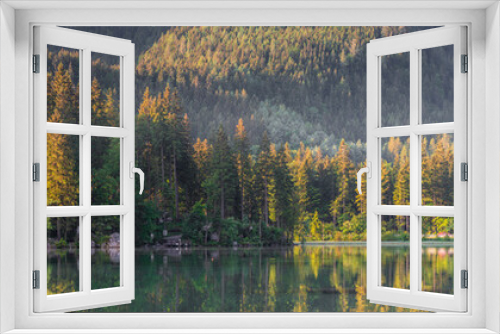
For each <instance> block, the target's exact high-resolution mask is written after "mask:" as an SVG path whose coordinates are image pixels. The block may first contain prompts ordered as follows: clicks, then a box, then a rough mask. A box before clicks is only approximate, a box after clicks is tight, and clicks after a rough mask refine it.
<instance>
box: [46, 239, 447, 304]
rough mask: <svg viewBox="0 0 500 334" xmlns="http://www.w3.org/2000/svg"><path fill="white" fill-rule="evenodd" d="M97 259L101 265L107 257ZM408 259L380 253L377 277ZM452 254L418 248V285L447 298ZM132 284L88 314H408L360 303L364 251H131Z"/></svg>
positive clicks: (401, 249) (396, 250)
mask: <svg viewBox="0 0 500 334" xmlns="http://www.w3.org/2000/svg"><path fill="white" fill-rule="evenodd" d="M443 250H444V251H443ZM98 252H102V254H101V260H102V258H104V257H105V256H108V257H109V255H108V254H107V253H105V251H98ZM408 254H409V252H408V246H407V245H399V246H397V247H392V248H391V252H388V253H385V254H383V255H384V259H385V261H386V263H392V265H387V266H385V267H384V268H385V269H384V270H385V271H386V272H385V273H384V275H386V277H391V280H393V281H394V280H395V281H397V280H398V279H402V278H403V277H404V275H401V274H398V273H397V272H398V271H399V270H402V269H403V268H405V267H406V264H405V261H406V258H407V256H408ZM452 254H453V249H452V247H451V246H447V245H441V246H436V245H432V246H428V247H427V246H425V247H424V250H423V259H424V261H423V264H424V268H423V269H424V273H427V274H428V275H429V277H430V278H429V279H426V283H425V284H431V283H432V284H433V285H434V286H435V288H436V289H435V291H439V289H441V291H443V292H444V291H449V288H450V284H452V283H453V282H452V281H453V280H452V277H453V267H452V266H447V265H445V264H446V263H447V262H449V261H451V260H452ZM70 258H71V257H69V256H68V257H67V259H70ZM73 259H75V260H76V258H75V257H73ZM401 261H403V264H400V263H399V262H401ZM67 263H68V261H66V262H61V263H56V262H53V261H52V262H49V267H52V269H51V270H50V271H49V272H50V273H51V275H55V274H54V273H56V272H57V270H56V268H55V266H60V265H61V266H64V265H67ZM101 263H102V262H101ZM109 263H110V264H111V260H109ZM99 268H101V270H106V269H105V266H102V265H101V266H99ZM398 268H399V269H398ZM450 268H451V270H450ZM135 278H136V296H135V300H134V301H132V303H131V304H127V305H120V306H114V307H107V308H101V309H96V310H92V312H411V311H413V310H408V309H404V308H396V307H388V306H383V305H375V304H370V303H369V302H367V300H366V247H365V246H364V245H349V246H342V245H325V246H312V245H306V246H296V247H293V248H264V249H257V248H254V249H237V250H234V249H183V250H180V249H169V250H162V251H145V250H142V251H141V250H137V251H136V277H135ZM450 278H451V279H450ZM403 283H404V282H399V283H397V284H403ZM395 284H396V283H395ZM447 289H448V290H447Z"/></svg>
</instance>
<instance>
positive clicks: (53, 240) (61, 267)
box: [47, 217, 80, 295]
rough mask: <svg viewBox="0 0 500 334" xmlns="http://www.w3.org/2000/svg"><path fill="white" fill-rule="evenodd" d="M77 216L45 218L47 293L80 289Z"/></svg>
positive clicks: (78, 221) (78, 222)
mask: <svg viewBox="0 0 500 334" xmlns="http://www.w3.org/2000/svg"><path fill="white" fill-rule="evenodd" d="M79 232H80V218H79V217H57V218H47V294H48V295H55V294H61V293H67V292H75V291H80V263H79V258H78V256H79V244H80V243H79V238H80V234H79Z"/></svg>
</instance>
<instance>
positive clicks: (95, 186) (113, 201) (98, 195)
mask: <svg viewBox="0 0 500 334" xmlns="http://www.w3.org/2000/svg"><path fill="white" fill-rule="evenodd" d="M120 142H121V141H120V138H105V137H92V140H91V145H92V205H119V204H120Z"/></svg>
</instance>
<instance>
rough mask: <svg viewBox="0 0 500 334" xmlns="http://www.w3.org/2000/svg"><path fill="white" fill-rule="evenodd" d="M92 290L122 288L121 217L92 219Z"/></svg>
mask: <svg viewBox="0 0 500 334" xmlns="http://www.w3.org/2000/svg"><path fill="white" fill-rule="evenodd" d="M91 233H92V260H91V261H92V269H91V270H92V278H91V279H92V283H91V286H92V290H96V289H105V288H114V287H118V286H120V216H103V217H92V232H91Z"/></svg>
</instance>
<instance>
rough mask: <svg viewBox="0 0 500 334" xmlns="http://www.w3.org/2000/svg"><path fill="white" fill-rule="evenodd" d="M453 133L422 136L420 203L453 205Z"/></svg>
mask: <svg viewBox="0 0 500 334" xmlns="http://www.w3.org/2000/svg"><path fill="white" fill-rule="evenodd" d="M453 152H454V151H453V134H442V135H428V136H422V205H444V206H453V200H454V184H453V182H454V179H453V176H454V172H453V165H454V163H453V161H454V160H453V159H454V154H453Z"/></svg>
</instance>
